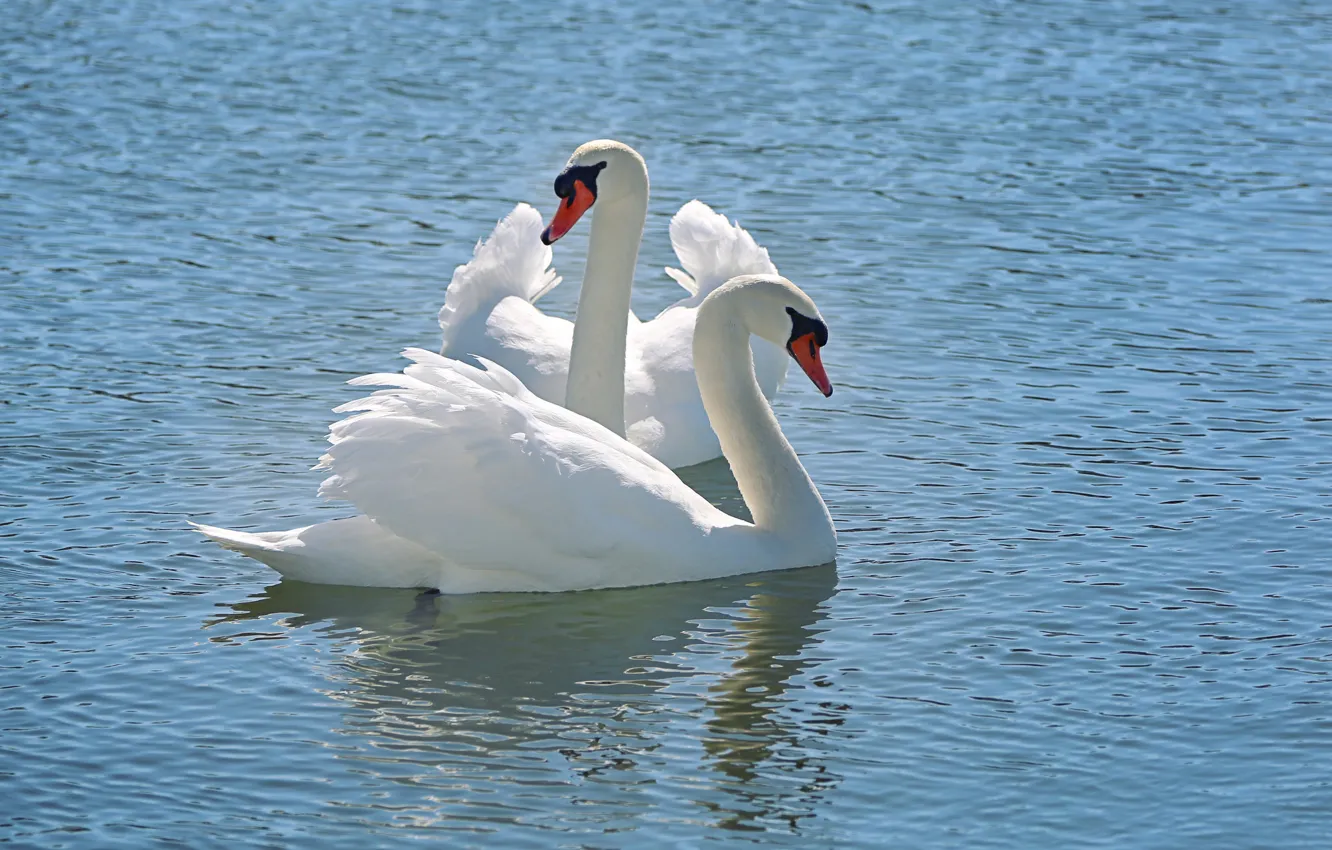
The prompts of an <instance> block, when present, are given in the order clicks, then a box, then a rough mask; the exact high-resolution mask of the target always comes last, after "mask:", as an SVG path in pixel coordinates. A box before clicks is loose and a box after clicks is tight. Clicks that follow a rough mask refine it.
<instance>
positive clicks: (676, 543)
mask: <svg viewBox="0 0 1332 850" xmlns="http://www.w3.org/2000/svg"><path fill="white" fill-rule="evenodd" d="M802 322H803V324H802ZM696 324H697V326H696V329H695V334H694V339H693V355H694V360H695V362H696V364H697V375H698V386H699V389H700V393H701V397H702V399H703V404H704V406H705V407H706V409H707V413H708V416H709V417H710V418H711V422H712V426H713V428H714V429H715V430H716V433H717V434H718V436H719V437H720V441H721V444H722V447H723V448H724V450H725V452H726V457H727V459H728V460H729V461H730V463H731V467H732V469H733V471H734V472H735V476H736V481H737V483H738V484H739V487H740V492H741V494H742V495H743V496H744V498H745V502H746V504H747V505H748V507H749V508H750V511H751V513H752V514H753V516H754V522H753V523H752V524H751V523H748V522H744V521H742V520H739V519H736V518H735V517H732V516H730V515H728V514H725V513H723V512H721V511H720V510H718V509H717V508H715V507H713V506H712V505H711V504H709V503H708V502H707V500H705V499H704V498H703V497H702V496H700V495H698V493H696V492H694V491H693V490H691V489H690V488H689V487H688V486H686V485H685V484H684V483H683V482H682V481H681V480H680V479H679V478H678V477H677V476H676V475H675V474H674V473H673V472H671V471H670V470H669V469H668V468H667V467H666V466H665V465H664V464H663V463H661V462H660V461H658V460H656V459H655V458H653V457H651V456H650V455H648V454H647V453H646V452H644V451H643V450H641V449H639V448H638V447H636V446H634V445H633V444H631V443H630V442H628V441H627V440H625V439H623V438H621V437H619V436H618V435H616V434H614V433H613V432H611V431H610V430H608V429H606V428H605V427H603V426H602V425H600V424H598V423H596V422H593V421H591V420H589V419H588V418H586V417H584V416H581V415H579V414H577V413H574V412H572V411H569V410H566V409H564V408H562V407H560V406H558V405H555V404H552V403H550V402H548V401H545V400H543V399H541V398H539V397H537V396H536V395H534V394H533V393H532V392H531V391H529V390H528V389H527V388H526V387H524V386H523V385H522V383H521V382H520V381H519V380H518V379H517V378H516V377H514V376H513V375H512V374H510V373H508V372H506V371H505V370H503V369H502V368H499V367H498V366H496V365H494V364H485V365H486V368H485V370H482V369H478V368H476V367H474V366H471V365H469V364H466V363H463V362H460V361H456V360H450V359H447V358H444V357H441V356H440V355H437V354H432V353H429V352H425V351H420V350H408V351H407V352H406V355H407V356H408V357H409V358H411V359H412V360H413V361H415V363H414V364H413V365H412V366H409V367H407V369H405V370H404V371H403V373H401V374H391V375H390V374H381V375H370V376H367V377H365V378H358V379H356V380H354V381H353V382H352V383H353V384H356V385H361V386H364V385H381V386H388V387H390V389H385V390H380V391H378V392H376V393H375V394H374V395H372V396H370V397H368V398H364V399H360V400H358V401H355V402H352V403H350V404H347V405H343V406H342V407H340V408H338V410H339V412H347V411H356V412H357V413H356V415H353V416H350V417H348V418H347V419H344V420H342V421H341V422H338V423H336V424H335V425H334V426H333V427H332V429H331V433H330V436H329V441H330V442H331V443H332V447H331V448H330V449H329V452H328V454H327V455H325V457H324V458H323V460H322V461H321V464H320V465H321V467H323V468H326V469H329V470H330V471H331V473H332V474H331V475H330V476H329V477H328V478H327V479H326V480H325V481H324V483H323V485H322V486H321V488H320V493H321V494H322V495H325V496H328V497H333V498H343V499H347V500H349V501H351V502H353V503H354V504H355V505H356V506H357V507H358V508H359V509H360V510H361V511H362V512H363V513H364V514H365V516H363V517H355V518H352V519H348V520H339V521H336V522H331V523H322V524H319V525H314V526H309V527H306V528H303V529H296V530H293V531H287V532H270V533H266V534H251V533H247V532H236V531H228V530H226V529H219V528H210V527H206V526H200V530H202V531H203V532H204V533H205V534H207V535H208V536H210V537H212V538H213V539H214V540H216V541H217V542H219V543H221V544H222V545H224V546H227V547H228V548H232V549H236V550H238V551H240V552H243V553H244V554H246V555H249V556H251V557H253V558H256V559H258V560H260V561H263V562H265V563H267V564H269V565H270V566H272V567H273V568H274V569H276V570H277V571H278V572H280V573H282V574H283V575H284V576H287V577H290V578H294V579H299V580H304V581H315V582H324V583H338V584H356V585H366V586H398V587H411V586H416V587H435V588H438V589H439V590H441V591H443V592H446V593H473V592H483V591H561V590H580V589H589V588H602V587H624V586H631V585H642V584H660V583H665V582H677V581H693V580H698V579H706V578H716V577H720V576H727V575H737V574H741V573H748V572H758V571H764V570H774V569H788V568H792V567H803V566H812V565H817V564H824V563H829V562H831V561H832V560H834V558H835V555H836V537H835V535H834V532H833V527H832V522H831V520H830V518H829V515H828V510H827V508H826V507H825V506H824V504H823V500H822V499H821V498H820V497H819V494H818V491H817V490H816V489H815V487H814V484H813V483H812V482H811V481H810V478H809V476H808V475H807V474H806V472H805V470H804V468H803V467H802V466H801V465H800V462H799V460H798V459H797V458H796V455H795V452H794V451H793V450H792V449H791V446H790V444H789V443H787V442H786V440H785V438H784V437H783V436H782V433H781V429H780V427H779V426H778V424H777V420H776V417H774V416H773V414H772V409H771V408H770V407H769V406H768V404H767V402H766V401H765V400H764V398H763V395H762V393H761V392H760V389H759V386H758V384H757V382H756V380H755V377H754V371H753V365H752V357H751V355H750V349H749V335H750V333H751V332H752V333H755V334H757V335H759V336H762V337H764V338H765V339H767V340H768V341H770V342H774V343H778V344H780V343H781V342H782V341H783V340H786V341H787V344H788V348H789V349H790V350H791V352H792V354H793V355H794V356H796V357H797V359H798V360H799V361H800V363H801V365H802V366H803V367H804V368H805V369H806V371H807V372H809V374H810V376H811V378H813V379H814V380H815V382H816V383H817V384H818V385H819V386H820V388H821V389H823V390H824V392H825V393H830V392H831V391H832V390H831V387H830V386H829V385H828V384H827V378H826V376H824V375H823V370H822V366H821V365H820V364H819V358H818V347H819V346H821V345H822V343H823V342H824V341H825V340H826V333H827V331H826V328H825V327H824V326H823V323H822V320H821V319H819V318H818V313H817V309H816V308H815V307H814V305H813V303H812V302H810V300H809V298H808V297H807V296H805V295H804V293H802V292H801V291H800V290H799V289H797V288H796V287H795V286H794V285H793V284H791V283H790V282H789V281H786V280H785V279H783V278H779V277H775V276H749V277H741V278H737V279H735V280H733V281H731V282H729V283H727V284H726V285H724V286H722V287H721V288H719V289H717V290H716V291H714V292H713V293H712V294H711V295H710V296H709V297H708V298H707V299H705V300H704V302H703V304H702V305H701V306H700V308H699V310H698V316H697V323H696ZM814 329H821V334H822V337H821V338H817V339H816V336H817V334H816V333H815V330H814Z"/></svg>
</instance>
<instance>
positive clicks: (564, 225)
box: [541, 180, 597, 245]
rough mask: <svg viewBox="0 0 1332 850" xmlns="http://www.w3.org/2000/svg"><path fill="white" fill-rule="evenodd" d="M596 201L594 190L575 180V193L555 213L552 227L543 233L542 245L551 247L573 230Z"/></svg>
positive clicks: (551, 221)
mask: <svg viewBox="0 0 1332 850" xmlns="http://www.w3.org/2000/svg"><path fill="white" fill-rule="evenodd" d="M596 199H597V196H596V195H594V194H592V190H591V189H589V188H587V186H585V185H584V184H583V181H582V180H575V181H574V190H573V192H571V193H570V194H569V197H567V198H565V199H564V202H563V203H561V204H560V208H559V209H557V210H556V211H555V217H554V218H552V219H551V220H550V226H549V227H547V228H546V229H545V230H543V231H542V232H541V243H542V244H543V245H549V244H551V243H552V242H554V241H555V240H556V239H559V238H560V237H561V236H563V235H564V234H566V233H568V232H569V231H570V230H572V229H573V226H574V225H575V224H577V223H578V219H580V218H582V217H583V213H585V212H587V211H588V210H589V209H591V208H592V204H593V203H594V202H595V201H596Z"/></svg>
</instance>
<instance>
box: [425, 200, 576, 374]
mask: <svg viewBox="0 0 1332 850" xmlns="http://www.w3.org/2000/svg"><path fill="white" fill-rule="evenodd" d="M541 229H542V221H541V213H539V212H537V211H536V210H535V209H533V208H532V207H531V206H529V205H527V204H518V205H517V206H516V207H514V208H513V212H511V213H509V214H508V215H507V216H505V217H504V218H503V219H502V220H501V221H500V222H499V223H498V224H496V225H495V229H494V230H493V231H492V232H491V234H490V238H488V239H486V240H485V241H484V242H478V243H476V249H475V251H474V252H473V254H472V259H471V261H470V262H468V263H465V264H464V265H461V266H458V268H456V269H454V270H453V279H452V280H451V281H450V282H449V288H448V291H447V292H445V294H444V306H443V307H441V308H440V310H439V327H440V330H442V331H443V332H444V348H443V350H444V351H448V349H449V345H450V344H452V342H453V339H454V337H455V336H456V335H457V332H458V328H460V327H461V326H462V324H463V322H465V321H466V320H467V319H468V318H470V317H471V316H472V315H473V314H474V313H476V311H477V310H480V309H482V308H484V307H487V306H489V305H492V304H494V303H495V302H497V301H499V300H500V299H502V298H506V297H508V296H510V295H516V296H518V297H519V298H522V299H525V300H526V301H529V302H533V301H536V300H537V299H538V298H540V297H541V296H543V295H545V294H546V293H547V292H549V291H550V290H551V289H552V288H554V287H555V285H556V284H558V283H559V282H560V277H559V276H558V275H556V274H555V270H554V269H552V268H551V267H550V263H551V256H552V254H551V249H550V246H548V245H543V244H542V243H541Z"/></svg>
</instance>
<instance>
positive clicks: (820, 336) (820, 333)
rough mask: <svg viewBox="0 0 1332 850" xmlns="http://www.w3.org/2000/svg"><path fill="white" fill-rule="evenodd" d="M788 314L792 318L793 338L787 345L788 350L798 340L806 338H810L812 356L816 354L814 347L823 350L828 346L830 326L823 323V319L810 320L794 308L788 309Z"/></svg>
mask: <svg viewBox="0 0 1332 850" xmlns="http://www.w3.org/2000/svg"><path fill="white" fill-rule="evenodd" d="M786 314H787V315H788V316H790V317H791V338H790V339H789V340H788V341H787V343H786V345H787V347H788V348H789V347H790V346H791V344H792V343H794V342H795V341H796V340H798V339H800V338H801V337H805V336H808V337H809V340H810V347H811V351H810V353H811V354H813V353H814V351H813V347H814V346H817V347H819V348H822V347H823V346H825V345H827V344H828V326H827V325H825V324H824V323H823V320H822V319H813V318H810V317H809V316H806V315H805V314H804V313H801V312H800V311H799V310H797V309H795V308H794V307H787V308H786Z"/></svg>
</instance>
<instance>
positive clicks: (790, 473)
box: [694, 291, 833, 541]
mask: <svg viewBox="0 0 1332 850" xmlns="http://www.w3.org/2000/svg"><path fill="white" fill-rule="evenodd" d="M738 294H739V292H738V291H737V292H735V293H724V294H722V295H715V294H714V295H713V296H712V298H711V299H710V300H709V301H708V302H705V303H704V305H703V306H702V307H701V308H700V309H699V311H698V318H697V320H696V323H695V325H694V371H695V373H696V374H697V376H698V389H699V392H700V393H701V394H702V396H703V408H704V410H706V411H707V414H708V419H709V421H711V423H712V430H714V431H716V432H717V438H718V439H719V440H720V441H721V447H722V453H723V454H725V455H726V460H727V462H729V463H730V464H731V471H732V472H733V473H735V481H736V483H737V484H739V485H740V495H741V496H743V497H744V499H745V504H746V505H748V506H749V511H750V513H751V514H753V517H754V525H755V526H757V527H758V528H760V529H762V530H764V531H771V532H774V533H776V534H778V535H780V536H782V537H789V538H791V539H793V540H797V539H801V540H812V539H816V540H819V541H823V540H827V539H830V537H831V535H832V534H833V530H832V519H831V517H830V516H829V514H828V508H827V506H825V505H824V503H823V499H822V498H821V497H820V496H819V491H818V490H817V489H816V488H815V487H814V482H813V481H812V480H810V477H809V474H808V473H807V472H805V468H804V467H803V466H801V465H800V460H799V459H798V458H797V457H796V453H795V449H793V448H791V444H790V443H788V442H787V441H786V437H785V436H784V435H783V434H782V429H781V426H779V425H778V424H777V417H776V416H774V415H773V412H772V408H771V407H769V406H768V402H767V401H766V400H765V399H764V398H763V393H762V391H761V390H760V389H759V385H758V379H757V378H755V377H754V358H753V354H752V353H751V352H750V348H749V334H750V331H749V328H748V327H747V326H746V325H745V324H744V322H743V320H742V319H741V317H740V316H739V315H738V313H737V311H736V310H735V309H734V308H733V305H732V303H730V299H729V298H727V297H726V296H727V295H738Z"/></svg>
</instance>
